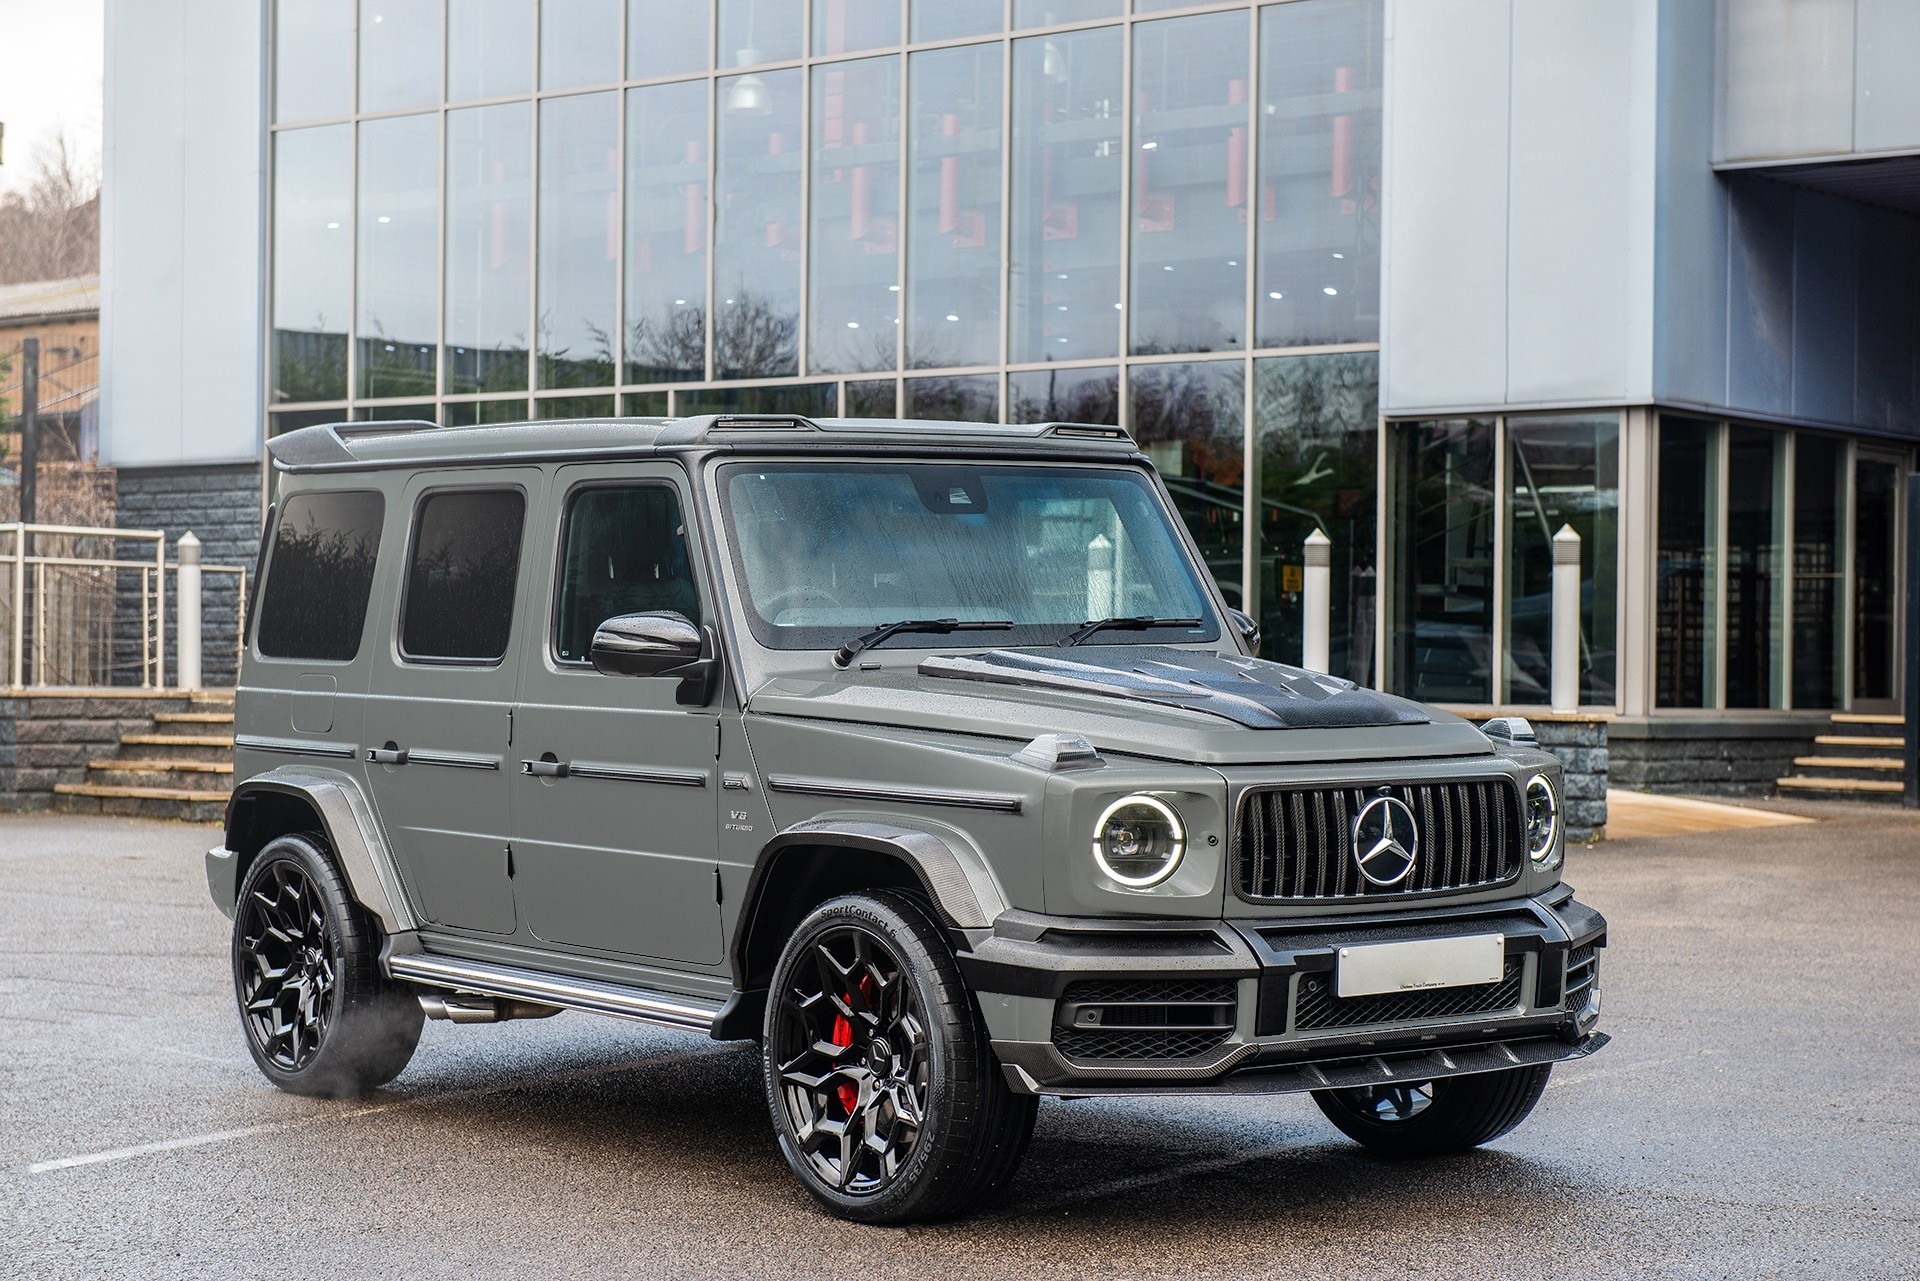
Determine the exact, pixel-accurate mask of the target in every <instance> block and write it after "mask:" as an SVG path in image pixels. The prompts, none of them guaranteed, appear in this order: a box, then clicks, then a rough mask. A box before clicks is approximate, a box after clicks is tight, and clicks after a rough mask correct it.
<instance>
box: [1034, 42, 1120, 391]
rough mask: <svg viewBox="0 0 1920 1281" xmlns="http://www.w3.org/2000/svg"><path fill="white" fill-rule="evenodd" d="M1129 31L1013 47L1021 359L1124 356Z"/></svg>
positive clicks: (1074, 358) (1077, 358)
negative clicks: (1125, 53)
mask: <svg viewBox="0 0 1920 1281" xmlns="http://www.w3.org/2000/svg"><path fill="white" fill-rule="evenodd" d="M1121 57H1122V54H1121V37H1120V31H1119V29H1118V28H1105V29H1100V30H1093V31H1076V32H1070V33H1063V34H1061V35H1056V36H1035V37H1031V38H1029V39H1026V40H1016V41H1015V42H1014V45H1013V152H1012V157H1013V195H1012V201H1013V207H1012V209H1011V211H1010V217H1011V219H1012V221H1011V223H1010V224H1009V227H1010V230H1011V232H1012V237H1011V245H1010V250H1009V252H1010V255H1011V261H1010V262H1009V263H1008V264H1007V270H1008V273H1009V303H1008V305H1009V308H1010V310H1011V312H1012V315H1011V317H1010V321H1011V324H1010V327H1009V335H1008V336H1009V349H1010V355H1011V359H1013V360H1016V361H1032V360H1080V359H1087V358H1092V357H1101V356H1115V355H1118V354H1119V351H1120V231H1121V203H1120V197H1121V191H1122V187H1121V184H1122V183H1123V182H1124V181H1125V170H1124V169H1123V167H1122V162H1121V136H1120V135H1121V128H1122V125H1123V121H1122V119H1121V111H1122V110H1123V109H1124V101H1125V95H1124V94H1123V93H1122V91H1121V79H1122V66H1121Z"/></svg>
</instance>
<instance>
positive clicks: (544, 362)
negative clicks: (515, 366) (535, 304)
mask: <svg viewBox="0 0 1920 1281" xmlns="http://www.w3.org/2000/svg"><path fill="white" fill-rule="evenodd" d="M580 328H581V329H582V331H584V332H585V334H586V335H587V343H588V346H587V348H586V350H585V351H580V352H576V351H575V350H574V349H573V348H571V347H556V346H554V344H553V333H554V324H553V322H552V319H551V317H550V314H549V313H547V312H541V313H540V328H539V331H538V339H537V340H538V343H539V347H540V385H541V386H542V387H611V386H613V383H614V373H613V335H612V334H611V333H609V332H607V331H606V330H605V329H603V328H601V327H600V326H599V325H597V324H595V323H594V322H593V321H591V320H585V319H582V321H581V322H580Z"/></svg>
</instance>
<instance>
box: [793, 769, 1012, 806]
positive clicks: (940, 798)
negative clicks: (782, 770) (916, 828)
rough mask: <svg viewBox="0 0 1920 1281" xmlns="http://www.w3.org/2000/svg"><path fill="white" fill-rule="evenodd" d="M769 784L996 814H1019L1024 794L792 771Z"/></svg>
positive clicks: (800, 791) (818, 793)
mask: <svg viewBox="0 0 1920 1281" xmlns="http://www.w3.org/2000/svg"><path fill="white" fill-rule="evenodd" d="M767 786H768V787H770V788H772V789H773V790H774V791H776V792H790V793H793V794H795V795H800V796H832V797H835V798H838V799H840V800H849V801H882V802H892V803H895V804H900V805H950V806H953V807H954V808H956V809H968V810H990V811H992V812H994V813H996V814H1018V813H1019V812H1020V809H1021V806H1022V805H1023V804H1024V803H1025V802H1024V798H1022V797H1019V796H1013V795H1009V794H1007V793H1004V792H960V791H954V790H952V789H949V788H944V787H868V786H865V785H862V784H857V783H838V782H835V781H833V780H832V779H825V778H800V777H797V776H795V775H791V774H774V775H771V776H769V777H768V779H767Z"/></svg>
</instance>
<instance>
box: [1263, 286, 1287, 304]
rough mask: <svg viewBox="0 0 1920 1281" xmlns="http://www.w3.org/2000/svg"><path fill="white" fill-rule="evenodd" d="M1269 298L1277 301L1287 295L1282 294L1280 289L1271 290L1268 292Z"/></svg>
mask: <svg viewBox="0 0 1920 1281" xmlns="http://www.w3.org/2000/svg"><path fill="white" fill-rule="evenodd" d="M1267 297H1269V298H1272V299H1275V300H1276V301H1277V300H1279V299H1281V298H1284V297H1286V295H1285V294H1283V293H1281V292H1280V291H1279V290H1278V289H1269V290H1268V291H1267Z"/></svg>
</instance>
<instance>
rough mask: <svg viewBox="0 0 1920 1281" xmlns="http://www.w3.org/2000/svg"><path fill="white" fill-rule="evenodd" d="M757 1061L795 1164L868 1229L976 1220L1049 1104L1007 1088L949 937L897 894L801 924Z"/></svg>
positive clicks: (875, 896) (777, 979) (843, 902)
mask: <svg viewBox="0 0 1920 1281" xmlns="http://www.w3.org/2000/svg"><path fill="white" fill-rule="evenodd" d="M762 1064H763V1069H764V1071H765V1074H766V1085H767V1102H768V1107H769V1110H770V1111H771V1112H772V1115H773V1122H774V1128H775V1130H776V1132H777V1134H778V1137H779V1140H780V1149H781V1153H782V1155H784V1156H785V1157H786V1160H787V1164H788V1166H789V1167H790V1168H792V1170H793V1171H794V1173H795V1174H796V1175H798V1176H799V1178H800V1181H801V1183H802V1184H803V1185H804V1186H805V1187H806V1189H807V1191H808V1192H809V1193H811V1194H812V1195H813V1197H814V1198H815V1199H816V1200H818V1201H819V1202H820V1203H821V1204H822V1205H824V1206H825V1207H826V1208H827V1209H829V1210H831V1211H832V1212H833V1213H835V1214H838V1215H840V1216H842V1217H844V1218H848V1219H853V1220H856V1221H858V1222H863V1223H905V1222H910V1221H915V1220H925V1219H934V1218H942V1217H947V1216H950V1215H954V1214H960V1213H963V1212H965V1211H967V1210H969V1209H972V1208H973V1207H974V1206H976V1205H978V1204H979V1203H980V1202H982V1201H983V1200H985V1199H986V1198H988V1197H990V1196H991V1195H992V1194H993V1193H995V1192H997V1191H998V1190H999V1189H1000V1188H1001V1187H1002V1186H1004V1185H1005V1183H1006V1182H1007V1180H1008V1179H1010V1178H1011V1177H1012V1175H1013V1171H1014V1169H1015V1168H1016V1167H1017V1166H1018V1164H1019V1161H1020V1158H1021V1156H1022V1155H1023V1154H1024V1153H1025V1151H1026V1146H1027V1141H1028V1139H1029V1138H1030V1137H1031V1136H1032V1133H1033V1120H1034V1115H1035V1111H1036V1108H1037V1102H1038V1101H1037V1100H1036V1099H1034V1098H1032V1097H1030V1096H1020V1095H1015V1094H1014V1093H1013V1092H1012V1091H1011V1090H1009V1089H1008V1088H1007V1085H1006V1082H1005V1079H1004V1077H1003V1076H1002V1074H1001V1071H1000V1068H999V1065H998V1064H997V1063H996V1062H995V1061H994V1059H993V1055H992V1051H991V1049H990V1047H989V1045H988V1041H987V1035H986V1029H985V1028H984V1027H983V1026H982V1025H981V1022H980V1016H979V1013H978V1011H977V1010H976V1009H975V1008H974V1003H973V998H972V996H971V995H970V994H969V993H968V991H967V989H966V986H965V983H964V982H963V981H962V979H961V977H960V973H959V967H958V966H957V965H956V964H955V963H954V959H953V953H952V951H951V950H950V949H949V948H948V946H947V943H946V940H945V939H944V938H943V937H942V936H941V934H940V932H939V930H938V929H936V928H935V927H934V925H933V923H932V921H931V920H930V919H929V918H928V914H927V911H926V909H925V908H924V907H922V906H921V905H920V904H919V903H918V902H917V901H916V900H914V899H911V898H909V897H907V896H905V895H902V894H899V893H896V892H893V891H876V892H873V893H869V894H856V895H849V896H847V897H844V898H839V899H834V900H833V901H831V902H829V903H825V904H823V905H821V906H820V907H818V908H816V909H814V911H813V912H812V913H810V914H809V915H808V916H807V918H806V919H805V920H804V921H802V922H801V923H800V926H799V928H798V929H797V930H796V931H795V932H794V934H793V936H792V938H791V939H789V941H788V943H787V947H786V950H785V951H784V952H783V953H782V955H781V957H780V961H779V964H778V965H777V967H776V968H775V971H774V975H773V980H772V983H771V985H770V987H769V990H768V997H767V1015H766V1027H765V1036H764V1038H763V1041H762Z"/></svg>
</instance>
